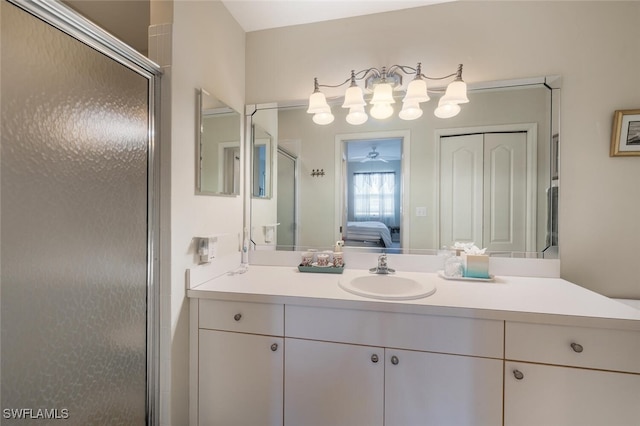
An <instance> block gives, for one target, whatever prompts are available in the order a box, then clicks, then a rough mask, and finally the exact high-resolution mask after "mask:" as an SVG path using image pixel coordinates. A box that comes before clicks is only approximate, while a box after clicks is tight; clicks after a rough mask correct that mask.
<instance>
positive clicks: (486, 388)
mask: <svg viewBox="0 0 640 426" xmlns="http://www.w3.org/2000/svg"><path fill="white" fill-rule="evenodd" d="M502 369H503V361H502V360H498V359H490V358H478V357H471V356H458V355H446V354H437V353H429V352H416V351H406V350H398V349H387V350H386V362H385V412H384V418H385V421H384V424H385V426H412V425H416V426H418V425H477V426H481V425H487V426H489V425H500V424H502Z"/></svg>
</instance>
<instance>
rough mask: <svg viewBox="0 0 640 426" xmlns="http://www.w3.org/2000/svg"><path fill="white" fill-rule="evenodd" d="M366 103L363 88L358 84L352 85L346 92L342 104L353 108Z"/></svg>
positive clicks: (343, 106) (344, 106)
mask: <svg viewBox="0 0 640 426" xmlns="http://www.w3.org/2000/svg"><path fill="white" fill-rule="evenodd" d="M366 104H367V103H366V102H365V101H364V94H363V93H362V89H361V88H360V87H358V86H351V87H349V88H348V89H347V91H346V93H345V94H344V103H343V104H342V108H353V107H357V106H365V105H366Z"/></svg>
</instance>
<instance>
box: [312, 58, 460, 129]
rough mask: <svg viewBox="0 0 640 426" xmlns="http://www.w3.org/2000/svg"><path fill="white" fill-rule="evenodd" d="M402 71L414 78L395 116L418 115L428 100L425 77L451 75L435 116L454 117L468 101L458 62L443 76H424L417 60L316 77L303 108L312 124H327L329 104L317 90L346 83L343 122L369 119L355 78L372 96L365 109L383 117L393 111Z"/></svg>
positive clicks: (330, 119) (416, 116) (412, 116)
mask: <svg viewBox="0 0 640 426" xmlns="http://www.w3.org/2000/svg"><path fill="white" fill-rule="evenodd" d="M402 74H405V75H414V76H415V77H414V79H413V80H412V81H411V82H410V83H409V85H408V86H407V89H406V93H405V96H404V98H403V99H402V111H400V114H399V117H400V118H401V119H403V120H415V119H416V118H419V117H420V116H422V109H420V104H421V103H422V102H426V101H428V100H429V99H430V98H429V95H428V94H427V82H426V81H425V80H445V79H448V78H452V77H455V79H454V80H453V81H452V82H451V83H449V85H448V86H447V90H446V92H445V93H444V95H443V96H442V97H441V98H440V101H439V102H438V107H437V108H436V109H435V111H434V114H435V115H436V117H439V118H450V117H454V116H455V115H457V114H458V113H459V112H460V104H463V103H467V102H469V99H468V98H467V84H466V83H465V82H464V81H463V80H462V64H460V65H458V70H457V71H456V72H455V73H453V74H449V75H446V76H444V77H427V76H426V75H424V74H422V68H421V64H420V63H418V65H417V66H416V68H413V67H409V66H406V65H392V66H390V67H389V68H388V69H387V68H386V67H382V70H378V69H377V68H368V69H365V70H362V71H358V72H355V71H353V70H352V71H351V77H349V78H348V79H346V80H345V81H344V82H342V83H340V84H337V85H333V86H332V85H325V84H319V83H318V79H317V78H314V80H313V93H312V94H311V96H309V109H308V110H307V112H308V113H309V114H313V122H314V123H316V124H322V125H324V124H329V123H332V122H333V120H334V116H333V114H332V113H331V107H330V106H329V104H328V103H327V100H326V98H325V95H324V94H323V93H322V92H321V91H320V87H331V88H335V87H340V86H343V85H345V84H347V83H350V85H349V88H348V89H347V91H346V93H345V95H344V103H343V104H342V108H349V114H348V115H347V122H348V123H349V124H353V125H359V124H363V123H364V122H366V121H367V120H368V119H369V116H368V115H367V113H366V112H365V111H364V107H365V105H366V102H365V101H364V92H363V90H362V88H361V87H360V86H358V84H357V83H356V82H357V81H360V80H364V82H365V89H366V90H367V91H368V92H373V96H372V98H371V100H370V101H369V103H370V104H371V105H372V107H371V109H370V111H369V113H370V114H371V116H372V117H373V118H377V119H379V120H383V119H385V118H389V117H391V115H393V107H392V106H391V104H393V103H395V100H394V99H393V90H394V89H397V90H400V88H401V87H402Z"/></svg>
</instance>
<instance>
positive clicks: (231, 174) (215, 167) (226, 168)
mask: <svg viewBox="0 0 640 426" xmlns="http://www.w3.org/2000/svg"><path fill="white" fill-rule="evenodd" d="M197 105H198V111H199V114H198V124H197V138H196V139H197V140H196V193H197V194H201V195H221V196H237V195H239V194H240V164H241V149H240V129H241V127H240V126H241V115H240V113H238V112H237V111H235V110H233V109H232V108H230V107H229V106H227V105H226V104H224V103H223V102H221V101H219V100H218V99H216V98H214V97H213V96H211V95H210V94H209V93H208V92H207V91H206V90H203V89H200V90H199V91H198V94H197Z"/></svg>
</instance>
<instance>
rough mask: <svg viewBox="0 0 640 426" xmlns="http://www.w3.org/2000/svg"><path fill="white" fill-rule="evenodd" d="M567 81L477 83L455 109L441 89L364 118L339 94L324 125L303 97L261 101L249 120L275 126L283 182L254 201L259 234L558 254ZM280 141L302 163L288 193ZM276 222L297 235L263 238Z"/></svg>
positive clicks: (372, 247)
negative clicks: (438, 111) (351, 112)
mask: <svg viewBox="0 0 640 426" xmlns="http://www.w3.org/2000/svg"><path fill="white" fill-rule="evenodd" d="M559 83H560V79H559V78H557V77H556V78H552V77H540V78H531V79H522V80H512V81H503V82H487V83H482V84H480V83H477V84H470V85H469V94H468V96H469V99H470V102H469V103H468V104H465V105H464V106H463V108H462V111H461V112H460V113H459V114H458V115H457V116H455V117H453V118H448V119H441V118H437V117H435V116H434V115H433V108H435V106H436V105H437V103H438V102H437V96H436V99H435V100H434V99H433V97H432V100H431V101H430V102H428V103H426V104H423V105H424V107H423V109H424V115H423V116H422V117H421V118H419V119H417V120H413V121H404V120H401V119H399V118H397V117H391V118H388V119H386V120H374V119H372V118H370V119H369V120H368V121H367V122H366V123H365V124H363V125H360V126H352V125H350V124H348V123H347V122H346V121H345V116H346V111H345V110H344V109H342V108H340V105H341V102H340V100H337V101H336V103H335V104H333V105H332V112H333V114H334V115H335V121H334V122H333V123H331V124H329V125H325V126H320V125H317V124H315V123H313V121H312V120H311V116H310V115H309V114H307V113H306V104H304V103H303V102H300V103H299V105H287V106H283V105H279V106H277V105H273V104H269V105H264V106H260V105H258V106H255V112H253V114H252V115H251V123H253V124H259V126H260V128H261V129H264V130H265V131H266V132H268V134H269V135H270V143H271V144H272V145H273V146H272V163H271V167H272V169H273V173H272V175H273V177H274V178H273V179H274V182H273V185H272V188H273V189H272V197H271V199H270V200H269V201H268V202H266V200H257V199H255V198H254V199H252V200H251V238H252V241H253V242H254V244H256V248H257V249H277V250H294V249H297V250H300V249H306V248H310V247H311V248H318V249H326V248H331V247H333V245H334V244H335V241H337V240H338V239H343V240H345V242H346V246H347V247H348V248H353V249H354V250H367V251H385V252H387V253H426V254H433V253H434V252H435V250H437V249H438V248H441V247H443V246H450V245H452V244H453V243H454V242H456V241H461V242H470V241H473V242H474V243H475V244H476V245H478V246H481V247H487V248H488V250H489V251H490V252H491V253H492V255H494V256H516V257H520V256H528V257H545V258H555V257H557V250H558V229H557V211H558V204H557V195H558V190H559V185H558V182H559V180H558V170H557V164H558V158H557V155H558V154H557V153H558V143H559V132H558V129H559V118H558V110H559V108H558V103H559V94H560V90H559ZM279 151H285V152H287V154H289V155H290V156H291V157H293V158H294V159H295V160H296V164H297V170H298V173H295V175H294V176H291V178H292V179H294V180H295V185H294V187H295V188H296V190H295V191H287V192H286V195H283V196H285V197H287V200H286V202H281V200H279V198H280V194H279V193H278V188H279V184H278V182H277V180H279V179H281V177H282V174H281V173H280V171H279V170H278V168H279V156H278V155H277V153H278V152H279ZM274 153H275V155H273V154H274ZM257 155H259V153H257V152H252V156H254V157H256V156H257ZM253 178H254V179H255V176H254V177H253ZM283 194H284V193H283ZM289 198H291V200H289ZM282 206H287V207H286V209H291V210H292V212H289V211H282V210H283V209H284V207H282ZM269 224H277V226H278V228H283V230H293V231H294V235H295V238H294V239H293V242H292V240H291V239H290V238H289V239H287V242H286V243H281V242H279V241H278V240H277V238H276V239H275V241H274V239H271V238H269V239H268V240H269V241H268V242H266V241H265V239H264V235H265V229H267V225H269Z"/></svg>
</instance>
